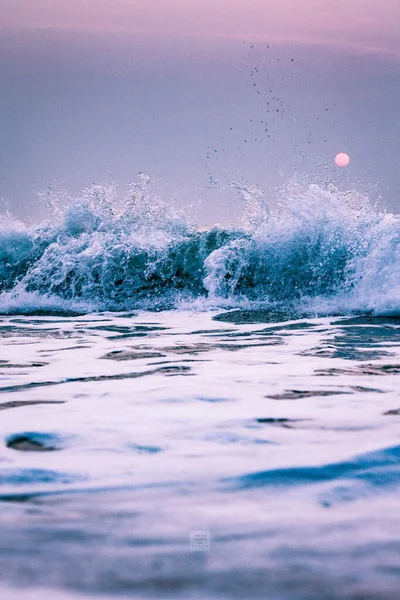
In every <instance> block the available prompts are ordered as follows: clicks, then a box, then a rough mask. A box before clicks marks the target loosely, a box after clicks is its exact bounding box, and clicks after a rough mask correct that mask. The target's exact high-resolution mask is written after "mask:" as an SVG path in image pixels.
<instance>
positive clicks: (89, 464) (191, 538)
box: [0, 178, 400, 600]
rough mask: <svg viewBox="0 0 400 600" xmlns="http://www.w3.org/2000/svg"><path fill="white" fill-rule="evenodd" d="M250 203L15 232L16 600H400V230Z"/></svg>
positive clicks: (67, 219) (7, 555) (310, 207)
mask: <svg viewBox="0 0 400 600" xmlns="http://www.w3.org/2000/svg"><path fill="white" fill-rule="evenodd" d="M241 193H242V195H243V199H244V210H243V221H242V223H241V224H240V226H236V227H223V226H221V225H220V226H215V227H211V228H203V229H198V228H195V227H194V226H192V225H190V224H188V222H187V220H186V219H185V218H184V216H183V215H182V214H177V213H171V211H169V209H167V208H166V206H165V205H164V204H163V203H162V202H161V201H156V200H155V199H154V196H150V193H149V191H148V182H147V180H146V179H145V178H143V180H142V182H141V183H140V185H139V184H137V185H136V187H135V186H132V188H131V189H130V190H129V194H128V196H127V197H126V198H125V200H124V203H123V206H122V207H121V208H120V209H119V210H118V211H117V210H116V209H115V208H114V207H115V201H114V199H113V198H112V194H111V195H110V191H109V190H106V189H104V188H99V187H98V186H97V187H94V188H92V189H91V190H88V191H86V192H85V194H84V195H83V197H82V198H79V199H77V200H76V202H72V203H70V204H68V206H67V207H66V208H62V207H61V208H60V207H59V206H57V205H56V204H53V205H52V206H51V209H52V211H53V212H52V214H53V218H52V219H49V220H47V221H46V222H45V223H42V224H41V225H39V226H38V225H26V224H22V223H19V222H17V221H15V220H14V219H12V218H11V217H7V218H6V217H4V218H3V220H2V222H1V227H0V292H1V293H0V312H1V316H0V338H1V342H0V533H1V535H0V565H1V569H0V598H1V599H3V598H4V599H10V600H13V599H14V598H18V599H19V600H20V599H26V600H31V599H34V600H36V599H38V598H43V597H47V598H52V599H55V600H58V599H59V600H75V599H76V600H78V599H79V598H91V597H93V598H134V599H138V600H141V599H147V598H150V599H152V600H163V599H164V598H165V599H183V600H192V599H193V600H197V599H198V600H219V599H226V600H233V599H238V600H239V599H240V600H244V599H260V600H261V599H263V600H398V598H399V597H400V596H399V593H400V592H399V590H400V516H399V492H400V427H399V425H400V385H399V374H400V319H399V317H400V220H399V217H398V216H396V215H390V214H387V213H385V212H384V211H379V210H378V209H376V208H374V207H370V206H369V204H368V203H367V202H366V201H365V199H364V198H362V197H361V196H359V195H357V194H355V193H345V194H344V193H339V192H338V191H337V190H334V189H322V188H319V187H318V186H311V188H309V189H308V190H306V191H303V192H296V191H293V193H292V194H291V195H290V197H288V198H287V199H286V200H285V202H284V203H282V204H281V205H280V206H279V207H278V208H277V209H274V210H272V209H270V207H269V206H268V203H266V202H265V200H264V198H263V197H262V195H261V194H260V193H259V192H258V190H255V189H250V190H249V189H242V190H241ZM50 200H51V199H50Z"/></svg>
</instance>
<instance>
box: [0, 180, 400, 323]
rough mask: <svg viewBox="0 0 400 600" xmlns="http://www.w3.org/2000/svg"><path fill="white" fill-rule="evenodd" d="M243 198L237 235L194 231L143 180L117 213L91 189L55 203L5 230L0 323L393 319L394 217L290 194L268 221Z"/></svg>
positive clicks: (344, 198) (333, 197) (320, 194)
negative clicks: (217, 311)
mask: <svg viewBox="0 0 400 600" xmlns="http://www.w3.org/2000/svg"><path fill="white" fill-rule="evenodd" d="M235 186H236V184H235ZM236 187H239V186H236ZM239 191H240V193H241V195H242V198H243V202H244V204H243V219H242V220H243V223H242V225H241V226H240V227H239V226H238V227H223V226H219V225H216V226H214V227H212V228H209V229H207V230H199V229H198V228H196V227H195V226H194V225H193V224H192V223H190V221H189V220H188V219H187V218H186V217H185V216H184V215H183V214H182V213H179V212H177V211H174V210H173V209H170V208H168V207H167V205H166V204H164V203H163V202H162V201H161V200H160V199H159V198H158V197H157V196H155V194H153V193H152V191H151V185H150V181H149V179H148V178H147V177H146V176H144V175H141V177H140V181H139V183H137V184H132V185H131V186H130V187H129V188H128V190H127V192H126V194H125V198H124V199H123V202H122V203H118V201H117V198H116V194H115V190H113V189H112V188H106V187H102V186H93V187H92V188H90V189H88V190H85V191H84V193H83V194H82V196H81V197H80V198H78V199H76V200H74V201H72V202H70V203H69V204H68V205H67V206H66V207H65V208H63V209H61V208H60V207H59V206H57V205H56V204H55V203H54V201H53V200H52V212H53V218H52V221H51V222H50V221H46V222H44V223H42V224H40V225H39V226H34V227H33V226H31V227H28V226H25V225H24V224H22V223H19V222H16V221H15V220H12V219H10V218H9V217H7V218H3V219H2V221H1V224H0V290H1V294H0V311H1V312H2V313H21V312H37V311H42V312H43V311H44V312H50V313H51V312H60V311H63V312H80V313H88V312H93V311H101V310H114V311H119V310H131V309H136V308H141V309H150V310H154V309H163V308H170V307H179V306H184V307H185V308H187V307H188V306H192V307H194V308H196V309H204V308H210V307H217V306H224V307H241V308H243V307H246V308H264V309H265V308H268V307H275V308H276V307H279V309H280V310H283V311H286V312H287V314H288V315H293V316H294V315H296V314H310V315H326V314H332V313H335V314H348V313H352V312H356V313H362V314H371V313H372V314H376V315H397V314H398V313H399V311H400V283H399V281H400V277H399V275H400V273H399V269H400V266H399V265H400V261H399V258H400V256H399V252H400V218H399V217H398V216H396V215H391V214H385V213H383V212H379V211H377V210H375V209H373V208H372V207H371V206H370V205H369V204H368V201H367V200H366V199H365V198H364V197H363V196H361V195H360V194H357V193H356V192H346V193H343V192H339V191H338V190H336V189H334V188H329V189H322V188H321V187H319V186H317V185H312V186H310V187H309V188H307V189H305V190H304V189H300V188H299V189H295V188H294V186H292V189H291V190H289V191H288V192H287V194H286V196H285V198H284V199H283V200H282V201H281V202H280V203H279V205H278V207H277V208H276V209H275V210H271V208H270V206H269V202H268V201H267V200H266V199H265V198H264V196H263V194H262V193H261V192H260V191H259V190H256V189H250V188H239Z"/></svg>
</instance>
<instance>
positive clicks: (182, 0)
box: [0, 0, 400, 57]
mask: <svg viewBox="0 0 400 600" xmlns="http://www.w3.org/2000/svg"><path fill="white" fill-rule="evenodd" d="M399 23H400V2H399V0H68V1H66V0H2V3H1V13H0V25H2V26H3V27H7V28H18V29H27V28H29V29H42V28H46V29H62V30H66V31H85V32H88V31H90V32H93V33H97V34H101V33H115V34H121V33H126V34H132V35H134V36H135V38H140V37H144V38H147V39H148V38H153V39H154V40H158V41H160V42H162V41H163V40H165V39H168V38H171V37H172V38H174V39H179V38H188V37H189V38H198V39H202V40H203V41H204V39H218V38H221V37H229V38H237V39H241V38H247V39H249V37H251V36H252V37H253V38H254V40H256V41H264V40H265V41H271V42H282V43H288V42H290V43H294V44H295V43H305V44H316V45H324V46H328V47H331V48H333V49H336V50H338V51H340V52H350V53H357V54H369V53H371V54H381V55H387V56H388V57H390V56H393V57H400V42H399V41H398V38H399V35H398V28H399Z"/></svg>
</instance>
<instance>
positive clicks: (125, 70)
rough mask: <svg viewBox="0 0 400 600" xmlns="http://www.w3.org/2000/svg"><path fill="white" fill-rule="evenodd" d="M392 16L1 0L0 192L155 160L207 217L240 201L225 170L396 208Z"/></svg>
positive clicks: (398, 52)
mask: <svg viewBox="0 0 400 600" xmlns="http://www.w3.org/2000/svg"><path fill="white" fill-rule="evenodd" d="M399 23H400V2H399V1H398V0H379V2H378V1H377V0H346V1H345V0H335V1H332V0H201V1H200V0H69V1H68V2H65V1H64V0H0V81H1V94H0V127H1V131H2V145H1V147H0V199H1V200H2V202H1V204H0V206H3V207H4V206H9V207H10V208H11V210H12V211H14V212H16V213H17V214H18V215H23V216H25V215H27V216H30V215H37V214H39V213H40V199H38V193H40V192H41V191H44V190H46V189H47V187H48V186H49V185H50V186H52V187H53V188H54V189H60V190H67V191H68V192H69V193H70V194H72V195H77V194H79V191H80V190H81V189H82V188H84V187H86V186H89V185H91V184H92V183H102V182H105V183H106V182H108V181H110V180H115V181H117V182H118V183H119V184H120V185H121V186H123V185H125V184H126V183H128V182H129V181H130V180H134V179H135V178H136V176H137V173H138V172H146V173H148V174H149V175H150V176H151V177H152V179H153V180H154V182H155V185H156V186H157V189H159V191H160V193H161V195H162V196H163V197H164V199H165V200H167V201H169V200H171V201H174V202H178V203H183V204H185V203H194V204H196V206H197V205H198V206H197V208H196V210H197V211H198V213H199V215H198V216H199V219H200V221H202V222H206V221H207V222H211V221H212V222H214V221H227V220H230V219H232V218H234V216H235V215H236V214H237V213H238V211H239V208H240V207H239V199H238V198H237V197H236V196H235V195H234V192H233V191H232V189H231V188H230V187H229V184H230V183H231V182H232V181H239V182H241V183H242V184H243V185H248V186H253V187H254V186H258V187H261V188H263V189H264V190H266V193H268V194H270V195H271V198H272V197H273V196H274V194H275V195H276V193H277V190H279V189H280V188H281V187H282V186H284V185H285V184H286V183H287V182H289V181H290V180H291V179H293V178H294V177H296V178H300V179H302V180H305V181H308V182H310V183H320V184H321V185H322V184H324V182H325V181H326V180H329V181H332V182H333V183H334V184H335V185H338V187H341V188H343V187H345V188H348V187H352V188H355V189H358V190H359V191H362V192H364V191H365V192H367V193H368V194H369V195H370V196H371V197H372V199H376V198H377V197H379V196H381V197H382V198H383V201H384V203H385V204H386V205H387V206H388V208H389V209H390V210H396V211H397V210H399V209H400V170H399V169H398V167H397V159H398V156H399V140H400V124H399V123H400V120H399V119H398V115H397V110H398V109H397V107H398V106H400V83H399V82H400V36H399V35H398V27H399ZM342 151H344V152H347V153H348V154H349V155H350V157H351V162H350V165H349V167H346V168H345V169H338V168H337V167H335V166H334V164H333V160H334V157H335V155H336V153H337V152H342ZM216 182H219V183H216Z"/></svg>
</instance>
